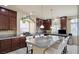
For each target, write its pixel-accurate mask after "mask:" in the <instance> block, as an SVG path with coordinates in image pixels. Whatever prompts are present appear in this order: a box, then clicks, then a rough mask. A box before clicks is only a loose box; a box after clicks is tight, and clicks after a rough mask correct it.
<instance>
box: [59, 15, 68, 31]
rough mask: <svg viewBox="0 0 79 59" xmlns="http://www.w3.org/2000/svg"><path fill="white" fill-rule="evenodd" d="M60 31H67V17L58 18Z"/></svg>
mask: <svg viewBox="0 0 79 59" xmlns="http://www.w3.org/2000/svg"><path fill="white" fill-rule="evenodd" d="M60 24H61V29H65V30H66V29H67V16H63V17H60Z"/></svg>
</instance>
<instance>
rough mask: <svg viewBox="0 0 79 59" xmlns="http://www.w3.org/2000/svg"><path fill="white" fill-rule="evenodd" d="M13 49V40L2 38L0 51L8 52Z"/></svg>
mask: <svg viewBox="0 0 79 59" xmlns="http://www.w3.org/2000/svg"><path fill="white" fill-rule="evenodd" d="M10 51H11V40H10V39H5V40H0V53H7V52H10Z"/></svg>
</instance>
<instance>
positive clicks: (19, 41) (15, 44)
mask: <svg viewBox="0 0 79 59" xmlns="http://www.w3.org/2000/svg"><path fill="white" fill-rule="evenodd" d="M25 40H26V39H25V38H23V37H20V38H14V39H12V50H16V49H19V48H23V47H25Z"/></svg>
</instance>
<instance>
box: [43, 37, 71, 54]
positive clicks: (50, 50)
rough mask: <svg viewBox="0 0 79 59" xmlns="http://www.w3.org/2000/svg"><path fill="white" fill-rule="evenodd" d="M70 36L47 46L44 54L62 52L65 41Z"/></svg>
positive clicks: (65, 44)
mask: <svg viewBox="0 0 79 59" xmlns="http://www.w3.org/2000/svg"><path fill="white" fill-rule="evenodd" d="M69 37H70V36H68V37H66V38H65V39H63V40H62V41H60V43H57V42H56V43H55V44H54V45H52V46H50V47H49V48H46V49H45V50H44V51H43V53H44V54H61V53H63V50H64V48H65V47H66V46H67V41H68V39H69Z"/></svg>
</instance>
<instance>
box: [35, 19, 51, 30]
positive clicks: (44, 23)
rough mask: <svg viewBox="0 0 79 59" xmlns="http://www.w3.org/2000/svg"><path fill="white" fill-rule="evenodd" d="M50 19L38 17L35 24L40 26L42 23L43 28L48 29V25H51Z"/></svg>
mask: <svg viewBox="0 0 79 59" xmlns="http://www.w3.org/2000/svg"><path fill="white" fill-rule="evenodd" d="M51 24H52V23H51V19H46V20H44V19H40V18H37V19H36V26H37V27H39V28H40V26H41V25H44V29H43V30H50V27H51Z"/></svg>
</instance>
